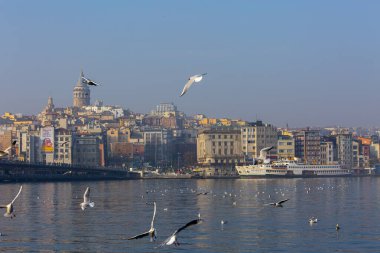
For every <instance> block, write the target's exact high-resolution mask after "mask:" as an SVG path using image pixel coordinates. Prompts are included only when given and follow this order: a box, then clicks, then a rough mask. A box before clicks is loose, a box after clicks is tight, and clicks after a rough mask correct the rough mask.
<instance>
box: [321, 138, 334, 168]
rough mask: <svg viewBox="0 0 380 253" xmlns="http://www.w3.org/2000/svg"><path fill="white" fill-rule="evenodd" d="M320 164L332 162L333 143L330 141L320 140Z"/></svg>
mask: <svg viewBox="0 0 380 253" xmlns="http://www.w3.org/2000/svg"><path fill="white" fill-rule="evenodd" d="M320 146H321V164H322V165H330V164H335V163H336V162H334V143H333V142H332V141H325V142H321V145H320Z"/></svg>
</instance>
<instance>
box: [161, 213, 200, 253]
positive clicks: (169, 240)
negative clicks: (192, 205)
mask: <svg viewBox="0 0 380 253" xmlns="http://www.w3.org/2000/svg"><path fill="white" fill-rule="evenodd" d="M202 221H203V220H202V219H201V218H200V215H199V214H198V219H195V220H192V221H190V222H188V223H186V224H185V225H184V226H182V227H180V228H179V229H177V230H176V231H174V233H173V234H172V235H171V236H169V237H168V238H167V239H166V240H165V241H164V242H163V243H161V244H160V247H162V246H165V245H172V244H174V245H176V246H178V245H179V243H178V241H177V234H178V233H179V232H181V231H182V230H184V229H185V228H187V227H190V226H192V225H196V224H198V223H201V222H202Z"/></svg>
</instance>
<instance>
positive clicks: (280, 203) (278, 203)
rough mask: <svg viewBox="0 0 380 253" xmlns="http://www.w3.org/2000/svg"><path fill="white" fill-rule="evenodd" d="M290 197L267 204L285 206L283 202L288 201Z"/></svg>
mask: <svg viewBox="0 0 380 253" xmlns="http://www.w3.org/2000/svg"><path fill="white" fill-rule="evenodd" d="M288 200H289V199H284V200H281V201H279V202H274V203H269V204H266V205H270V206H274V207H283V206H282V204H283V203H284V202H286V201H288Z"/></svg>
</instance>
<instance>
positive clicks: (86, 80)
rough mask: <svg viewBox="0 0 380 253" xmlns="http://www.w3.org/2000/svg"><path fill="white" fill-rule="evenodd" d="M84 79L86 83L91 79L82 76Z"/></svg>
mask: <svg viewBox="0 0 380 253" xmlns="http://www.w3.org/2000/svg"><path fill="white" fill-rule="evenodd" d="M82 79H83V80H84V81H85V82H86V83H89V82H90V80H88V79H87V78H86V77H84V76H82Z"/></svg>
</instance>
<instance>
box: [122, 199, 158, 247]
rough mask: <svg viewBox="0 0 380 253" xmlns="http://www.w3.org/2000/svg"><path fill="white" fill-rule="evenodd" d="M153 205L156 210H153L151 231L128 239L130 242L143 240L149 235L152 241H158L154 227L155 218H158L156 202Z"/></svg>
mask: <svg viewBox="0 0 380 253" xmlns="http://www.w3.org/2000/svg"><path fill="white" fill-rule="evenodd" d="M153 205H154V210H153V218H152V222H151V223H150V229H149V230H148V231H147V232H144V233H142V234H139V235H136V236H133V237H131V238H128V240H133V239H140V238H143V237H145V236H148V235H149V236H150V241H153V240H154V239H156V230H155V228H154V225H153V224H154V218H155V217H156V202H153Z"/></svg>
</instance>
